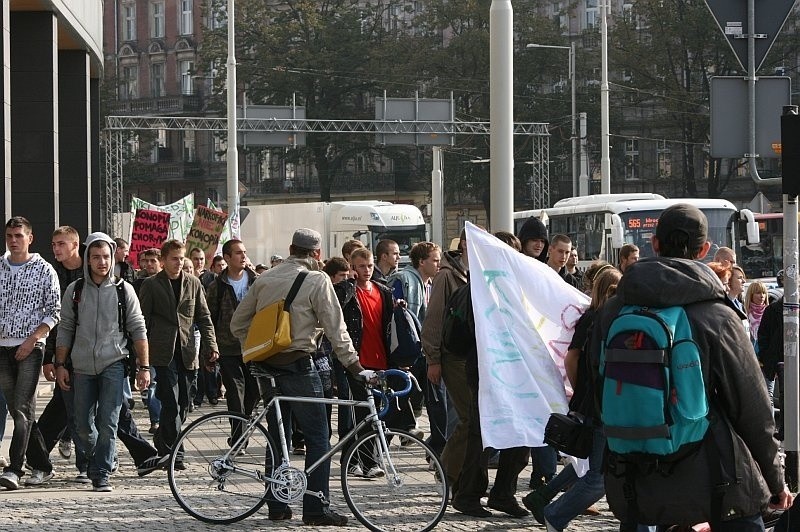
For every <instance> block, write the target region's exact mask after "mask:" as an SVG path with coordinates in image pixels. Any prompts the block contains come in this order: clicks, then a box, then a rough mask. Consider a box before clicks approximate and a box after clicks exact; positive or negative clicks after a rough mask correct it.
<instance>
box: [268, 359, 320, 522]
mask: <svg viewBox="0 0 800 532" xmlns="http://www.w3.org/2000/svg"><path fill="white" fill-rule="evenodd" d="M262 371H266V372H268V373H270V374H272V375H274V377H275V386H276V388H277V389H275V388H273V387H272V386H271V384H270V380H269V378H268V377H265V376H264V375H263V373H262ZM253 376H254V377H255V378H256V381H257V382H258V387H259V389H260V391H261V397H262V398H263V399H264V404H267V403H269V401H270V400H271V399H272V398H273V397H274V396H275V394H276V393H279V394H281V395H286V396H298V397H323V392H322V381H321V380H320V378H319V374H318V373H317V370H316V369H315V368H314V365H313V363H312V361H311V357H310V356H309V357H308V358H307V359H302V360H299V361H297V362H295V363H293V364H289V365H286V366H274V365H271V366H267V365H266V364H263V365H262V364H258V365H257V368H254V370H253ZM286 404H290V405H291V411H292V413H293V414H294V415H295V416H296V417H297V421H298V422H299V424H300V430H302V431H303V434H304V435H305V440H306V467H309V466H310V465H311V464H313V463H314V462H316V461H317V460H319V459H320V458H322V456H323V455H324V454H325V453H326V452H328V451H329V450H330V447H331V446H330V441H329V435H328V415H327V413H326V411H325V405H322V404H313V403H286ZM285 414H286V413H285V412H284V411H283V410H282V411H281V415H282V416H285ZM267 420H268V425H269V432H270V435H271V436H272V439H273V441H274V442H275V443H276V444H277V445H280V443H279V442H280V437H279V435H278V424H277V419H276V418H275V410H274V408H273V409H271V410H270V413H269V416H268V417H267ZM283 420H284V422H288V421H289V420H290V417H289V418H287V417H284V418H283ZM287 437H288V434H287ZM276 451H277V452H278V454H280V453H281V452H282V451H281V449H280V448H279V449H276ZM275 460H277V461H279V460H281V456H276V457H275ZM330 473H331V462H330V460H325V461H324V462H323V463H322V464H321V465H320V466H319V467H318V468H317V469H316V470H314V472H313V473H311V474H310V475H308V491H309V492H322V493H323V494H324V495H325V502H323V501H322V500H321V499H319V497H316V496H314V495H305V496H304V497H303V518H304V519H308V518H314V517H319V516H321V515H323V514H324V513H325V512H327V506H328V496H329V489H328V482H329V480H330V476H331V475H330ZM267 504H268V505H269V510H270V512H280V511H282V510H285V509H286V508H287V507H288V505H287V504H285V503H282V502H278V501H275V500H268V501H267Z"/></svg>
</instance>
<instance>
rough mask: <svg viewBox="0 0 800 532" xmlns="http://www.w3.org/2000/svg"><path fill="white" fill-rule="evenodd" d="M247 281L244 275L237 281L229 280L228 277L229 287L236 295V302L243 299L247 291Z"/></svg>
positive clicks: (247, 278)
mask: <svg viewBox="0 0 800 532" xmlns="http://www.w3.org/2000/svg"><path fill="white" fill-rule="evenodd" d="M249 280H250V278H249V277H248V276H247V274H246V273H245V274H243V275H242V278H241V279H239V280H238V281H236V280H234V279H231V277H230V275H229V276H228V282H229V283H231V286H232V287H233V293H234V294H236V300H237V301H239V302H241V301H242V299H244V295H245V294H246V293H247V289H248V288H249V287H248V286H247V281H249Z"/></svg>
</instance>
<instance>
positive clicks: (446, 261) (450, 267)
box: [422, 251, 467, 364]
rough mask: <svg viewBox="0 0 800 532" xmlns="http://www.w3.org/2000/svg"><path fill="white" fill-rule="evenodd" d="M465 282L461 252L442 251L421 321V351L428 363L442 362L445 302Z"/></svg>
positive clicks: (465, 273)
mask: <svg viewBox="0 0 800 532" xmlns="http://www.w3.org/2000/svg"><path fill="white" fill-rule="evenodd" d="M465 284H467V270H466V268H464V264H463V263H462V262H461V252H459V251H448V252H447V253H444V254H443V255H442V263H441V266H440V267H439V272H438V273H437V274H436V276H435V277H434V278H433V286H432V287H431V296H430V298H429V299H428V308H427V310H426V311H425V321H424V322H423V323H422V351H423V353H424V354H425V358H427V359H428V363H429V364H441V362H442V352H441V344H442V325H443V323H444V314H445V312H446V311H447V302H448V300H449V299H450V295H451V294H452V293H453V292H455V291H456V288H459V287H461V286H464V285H465Z"/></svg>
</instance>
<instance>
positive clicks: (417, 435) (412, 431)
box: [408, 429, 425, 440]
mask: <svg viewBox="0 0 800 532" xmlns="http://www.w3.org/2000/svg"><path fill="white" fill-rule="evenodd" d="M408 433H409V434H411V435H412V436H414V437H415V438H417V439H418V440H421V439H422V438H424V437H425V431H424V430H420V429H409V430H408Z"/></svg>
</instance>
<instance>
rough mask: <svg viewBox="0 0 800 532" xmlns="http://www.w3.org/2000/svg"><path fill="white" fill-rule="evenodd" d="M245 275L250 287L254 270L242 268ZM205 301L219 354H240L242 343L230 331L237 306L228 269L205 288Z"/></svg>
mask: <svg viewBox="0 0 800 532" xmlns="http://www.w3.org/2000/svg"><path fill="white" fill-rule="evenodd" d="M244 275H246V276H247V286H248V287H250V286H251V285H252V284H253V281H255V280H256V277H257V275H256V272H254V271H253V270H251V269H249V268H247V269H245V270H244ZM206 302H207V303H208V312H209V313H211V322H212V323H213V324H214V332H215V333H216V335H217V346H219V355H220V356H238V357H240V356H242V344H241V343H240V342H239V339H238V338H237V337H236V336H234V335H233V333H232V332H231V318H232V317H233V313H234V312H235V311H236V307H238V306H239V301H238V300H237V299H236V293H234V291H233V286H231V284H230V282H228V269H227V268H225V269H224V270H223V271H222V273H221V274H219V275H218V276H216V277H215V278H214V280H213V281H211V284H210V285H209V286H208V288H207V293H206Z"/></svg>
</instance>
